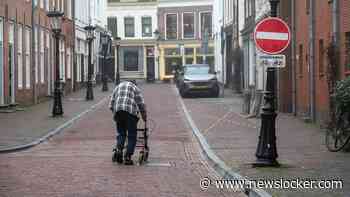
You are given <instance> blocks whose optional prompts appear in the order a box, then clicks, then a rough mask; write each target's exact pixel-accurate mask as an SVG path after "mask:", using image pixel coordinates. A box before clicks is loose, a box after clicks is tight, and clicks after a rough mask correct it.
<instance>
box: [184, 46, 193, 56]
mask: <svg viewBox="0 0 350 197" xmlns="http://www.w3.org/2000/svg"><path fill="white" fill-rule="evenodd" d="M193 51H194V50H193V48H185V55H193Z"/></svg>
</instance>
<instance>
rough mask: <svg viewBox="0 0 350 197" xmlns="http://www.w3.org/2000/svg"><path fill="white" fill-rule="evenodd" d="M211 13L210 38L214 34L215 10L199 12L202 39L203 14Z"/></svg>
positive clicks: (200, 36)
mask: <svg viewBox="0 0 350 197" xmlns="http://www.w3.org/2000/svg"><path fill="white" fill-rule="evenodd" d="M206 13H210V14H211V27H210V29H211V32H209V38H211V37H212V36H213V12H212V11H202V12H199V38H200V39H202V17H201V15H202V14H206Z"/></svg>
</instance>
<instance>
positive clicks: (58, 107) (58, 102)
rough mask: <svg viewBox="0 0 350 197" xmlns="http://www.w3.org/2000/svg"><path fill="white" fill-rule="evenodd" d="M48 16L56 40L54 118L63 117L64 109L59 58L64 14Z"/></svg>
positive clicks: (55, 12) (54, 12) (51, 13)
mask: <svg viewBox="0 0 350 197" xmlns="http://www.w3.org/2000/svg"><path fill="white" fill-rule="evenodd" d="M47 16H48V17H49V18H50V19H51V28H52V32H53V35H54V37H55V40H56V61H55V63H56V71H55V90H54V104H53V109H52V116H53V117H57V116H62V115H63V107H62V92H61V89H60V66H59V64H60V58H59V39H60V33H61V23H62V16H63V12H58V11H56V10H55V11H50V12H48V13H47Z"/></svg>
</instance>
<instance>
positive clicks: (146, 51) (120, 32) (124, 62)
mask: <svg viewBox="0 0 350 197" xmlns="http://www.w3.org/2000/svg"><path fill="white" fill-rule="evenodd" d="M157 3H158V2H157V1H147V2H145V1H136V0H133V1H132V0H129V1H127V0H124V1H115V2H113V1H111V2H109V3H108V6H107V12H106V14H107V24H108V29H109V30H110V31H111V33H112V36H113V39H114V40H115V39H116V38H117V37H119V38H120V41H115V42H114V46H115V54H116V59H115V74H116V70H117V66H119V71H120V77H121V78H122V79H123V78H135V79H136V78H141V79H146V78H147V79H158V77H159V76H158V74H157V73H158V68H159V66H158V62H157V60H156V54H155V53H156V46H157V41H156V38H155V36H154V32H155V31H156V30H157V23H158V20H157V19H158V18H157ZM116 45H118V49H117V47H116Z"/></svg>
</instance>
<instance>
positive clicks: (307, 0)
mask: <svg viewBox="0 0 350 197" xmlns="http://www.w3.org/2000/svg"><path fill="white" fill-rule="evenodd" d="M310 3H311V1H310V0H306V1H305V9H306V14H309V13H310Z"/></svg>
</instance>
